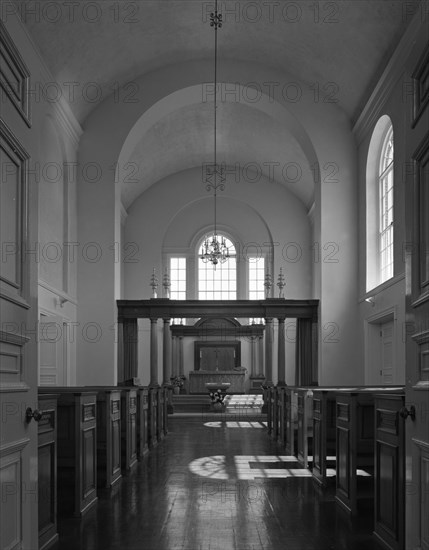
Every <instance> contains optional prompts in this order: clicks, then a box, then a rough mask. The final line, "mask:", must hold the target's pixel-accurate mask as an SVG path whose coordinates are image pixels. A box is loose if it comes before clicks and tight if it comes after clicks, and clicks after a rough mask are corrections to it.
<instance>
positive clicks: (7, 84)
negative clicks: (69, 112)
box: [0, 21, 31, 126]
mask: <svg viewBox="0 0 429 550" xmlns="http://www.w3.org/2000/svg"><path fill="white" fill-rule="evenodd" d="M0 44H1V48H0V52H1V54H0V86H1V87H2V88H3V90H4V92H5V94H6V96H7V97H8V98H9V100H10V101H11V103H12V104H13V105H14V106H15V108H16V109H17V111H18V112H19V114H20V115H21V116H22V118H23V119H24V120H25V122H26V124H27V125H28V126H31V117H30V102H29V93H28V92H29V86H30V72H29V70H28V68H27V66H26V64H25V63H24V60H23V59H22V57H21V55H20V53H19V52H18V50H17V48H16V46H15V44H14V43H13V41H12V39H11V37H10V35H9V33H8V32H7V30H6V28H5V26H4V24H3V23H2V21H0Z"/></svg>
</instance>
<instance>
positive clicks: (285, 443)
mask: <svg viewBox="0 0 429 550" xmlns="http://www.w3.org/2000/svg"><path fill="white" fill-rule="evenodd" d="M264 392H265V395H264V399H265V403H266V404H267V407H266V411H267V429H268V433H269V435H270V436H271V437H272V438H273V439H275V440H277V441H278V442H279V444H280V445H281V447H282V448H283V449H284V451H285V453H286V454H288V455H292V456H296V458H297V460H298V461H299V462H300V463H301V464H302V465H303V466H304V467H305V468H309V469H311V472H312V476H313V480H314V482H315V485H316V486H317V487H320V488H326V487H327V486H328V485H329V484H330V483H331V480H332V481H333V480H335V500H336V502H337V504H338V505H339V506H340V507H341V508H342V509H343V510H345V511H346V512H347V513H348V514H350V515H351V516H356V515H357V514H359V512H360V511H361V509H362V508H365V507H366V508H367V509H368V508H373V510H374V535H375V537H376V538H377V539H379V540H380V542H382V543H383V545H384V546H386V547H387V548H392V549H394V550H396V549H400V548H402V547H403V544H404V528H405V513H404V499H405V434H404V418H406V416H407V415H406V410H405V392H404V387H392V386H381V387H368V386H359V387H353V388H352V387H347V388H345V387H292V386H277V387H276V386H273V387H268V388H266V389H265V390H264ZM404 411H405V413H404Z"/></svg>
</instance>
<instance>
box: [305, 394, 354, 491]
mask: <svg viewBox="0 0 429 550" xmlns="http://www.w3.org/2000/svg"><path fill="white" fill-rule="evenodd" d="M354 389H357V387H354V388H352V387H349V388H340V387H315V388H312V390H313V467H312V474H313V479H314V481H316V482H317V483H318V484H319V485H322V486H326V485H327V483H328V480H329V478H328V475H327V470H328V457H329V456H331V457H335V458H334V460H336V448H337V441H336V435H337V433H336V412H335V411H336V396H337V393H338V392H339V391H342V390H344V391H345V390H348V391H353V390H354ZM333 468H335V465H333ZM332 479H333V480H334V481H335V476H332Z"/></svg>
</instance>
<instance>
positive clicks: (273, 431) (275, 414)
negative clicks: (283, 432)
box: [270, 386, 279, 441]
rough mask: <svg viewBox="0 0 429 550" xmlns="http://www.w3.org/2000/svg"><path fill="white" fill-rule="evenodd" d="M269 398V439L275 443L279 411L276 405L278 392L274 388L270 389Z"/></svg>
mask: <svg viewBox="0 0 429 550" xmlns="http://www.w3.org/2000/svg"><path fill="white" fill-rule="evenodd" d="M270 396H271V437H272V438H273V439H274V440H275V441H277V438H278V436H279V422H278V418H279V416H278V412H279V411H278V403H277V398H278V391H277V387H276V386H273V387H272V388H271V392H270Z"/></svg>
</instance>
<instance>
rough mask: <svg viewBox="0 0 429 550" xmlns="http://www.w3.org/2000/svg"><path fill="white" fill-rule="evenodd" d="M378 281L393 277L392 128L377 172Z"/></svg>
mask: <svg viewBox="0 0 429 550" xmlns="http://www.w3.org/2000/svg"><path fill="white" fill-rule="evenodd" d="M378 189H379V191H378V196H379V212H380V213H379V242H378V247H379V262H380V264H379V270H380V283H384V282H385V281H387V280H388V279H391V278H392V277H393V128H392V126H390V127H389V129H388V131H387V133H386V136H385V138H384V142H383V145H382V148H381V154H380V165H379V173H378Z"/></svg>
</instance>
